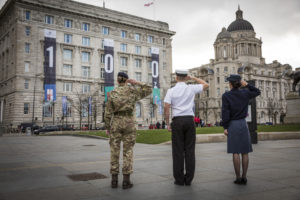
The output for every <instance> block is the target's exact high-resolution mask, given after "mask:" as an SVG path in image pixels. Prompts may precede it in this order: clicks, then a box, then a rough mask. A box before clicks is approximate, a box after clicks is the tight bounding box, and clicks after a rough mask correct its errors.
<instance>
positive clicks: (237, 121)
mask: <svg viewBox="0 0 300 200" xmlns="http://www.w3.org/2000/svg"><path fill="white" fill-rule="evenodd" d="M227 80H228V81H229V87H230V89H231V90H230V91H228V92H225V93H224V94H223V96H222V125H223V127H224V134H225V135H226V136H227V152H228V153H232V154H233V158H232V159H233V166H234V170H235V175H236V180H235V181H234V183H235V184H247V171H248V165H249V156H248V153H249V152H252V144H251V138H250V133H249V129H248V125H247V122H246V120H245V118H246V117H247V114H248V104H249V100H250V99H252V98H255V97H257V96H258V95H260V91H259V89H257V88H256V87H254V86H252V85H249V84H248V83H247V82H246V81H241V77H240V76H239V75H234V74H233V75H230V76H229V77H228V78H227ZM241 86H242V87H246V88H248V90H241V89H240V87H241ZM240 154H241V155H242V168H243V173H242V176H241V174H240Z"/></svg>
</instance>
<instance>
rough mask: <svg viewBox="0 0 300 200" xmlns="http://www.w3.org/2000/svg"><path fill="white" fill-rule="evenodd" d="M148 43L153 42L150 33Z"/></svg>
mask: <svg viewBox="0 0 300 200" xmlns="http://www.w3.org/2000/svg"><path fill="white" fill-rule="evenodd" d="M148 43H153V36H151V35H148Z"/></svg>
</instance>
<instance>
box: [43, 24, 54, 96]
mask: <svg viewBox="0 0 300 200" xmlns="http://www.w3.org/2000/svg"><path fill="white" fill-rule="evenodd" d="M44 36H45V41H44V76H45V78H44V90H45V99H44V100H45V101H55V100H56V31H55V30H48V29H45V30H44Z"/></svg>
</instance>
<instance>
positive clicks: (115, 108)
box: [104, 83, 152, 130]
mask: <svg viewBox="0 0 300 200" xmlns="http://www.w3.org/2000/svg"><path fill="white" fill-rule="evenodd" d="M151 92H152V88H151V86H150V85H147V84H145V83H142V84H137V85H119V87H117V88H115V89H114V90H113V91H112V92H111V93H110V96H109V98H108V101H107V103H106V107H105V114H104V123H105V128H106V129H107V130H110V126H111V120H112V117H113V114H114V113H115V112H131V113H132V112H133V111H134V109H135V104H136V102H137V101H139V100H141V99H143V98H145V97H146V96H148V95H149V94H151Z"/></svg>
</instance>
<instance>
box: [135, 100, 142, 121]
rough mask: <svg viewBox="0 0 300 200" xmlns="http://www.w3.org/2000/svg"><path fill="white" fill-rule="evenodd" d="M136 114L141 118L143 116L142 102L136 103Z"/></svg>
mask: <svg viewBox="0 0 300 200" xmlns="http://www.w3.org/2000/svg"><path fill="white" fill-rule="evenodd" d="M135 116H136V118H140V117H141V116H142V106H141V103H140V102H137V103H136V105H135Z"/></svg>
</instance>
